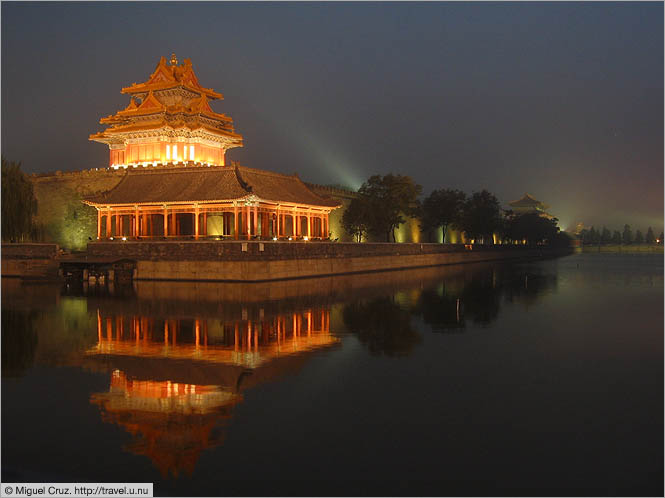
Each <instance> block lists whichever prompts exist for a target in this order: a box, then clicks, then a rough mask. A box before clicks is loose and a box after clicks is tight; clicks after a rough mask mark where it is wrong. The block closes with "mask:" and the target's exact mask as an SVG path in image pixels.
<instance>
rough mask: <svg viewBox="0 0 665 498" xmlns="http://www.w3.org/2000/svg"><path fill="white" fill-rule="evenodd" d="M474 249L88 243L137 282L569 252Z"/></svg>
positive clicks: (247, 278)
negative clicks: (127, 267)
mask: <svg viewBox="0 0 665 498" xmlns="http://www.w3.org/2000/svg"><path fill="white" fill-rule="evenodd" d="M470 247H471V246H464V245H461V244H446V245H442V244H386V243H366V244H354V243H316V242H315V243H312V242H303V243H299V242H214V241H191V242H190V241H187V242H175V241H174V242H169V241H164V242H92V243H90V244H88V257H90V258H100V257H106V258H108V257H116V258H118V259H131V260H134V261H136V272H135V275H134V278H135V279H137V280H195V281H240V282H260V281H268V280H281V279H290V278H304V277H315V276H324V275H343V274H349V273H362V272H371V271H385V270H397V269H404V268H419V267H426V266H436V265H450V264H460V263H471V262H478V261H496V260H507V259H514V258H537V257H548V256H555V255H559V254H567V253H568V252H570V251H569V250H568V249H565V250H555V249H544V248H543V249H534V248H527V247H523V246H473V248H472V249H469V248H470Z"/></svg>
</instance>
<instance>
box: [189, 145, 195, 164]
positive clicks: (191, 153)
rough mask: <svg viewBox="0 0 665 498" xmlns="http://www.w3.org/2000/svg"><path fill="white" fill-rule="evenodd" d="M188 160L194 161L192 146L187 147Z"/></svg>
mask: <svg viewBox="0 0 665 498" xmlns="http://www.w3.org/2000/svg"><path fill="white" fill-rule="evenodd" d="M189 159H190V161H193V160H194V146H193V145H190V146H189Z"/></svg>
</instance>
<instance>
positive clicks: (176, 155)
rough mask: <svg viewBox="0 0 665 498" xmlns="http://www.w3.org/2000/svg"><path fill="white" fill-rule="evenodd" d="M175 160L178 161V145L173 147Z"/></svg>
mask: <svg viewBox="0 0 665 498" xmlns="http://www.w3.org/2000/svg"><path fill="white" fill-rule="evenodd" d="M173 160H174V161H177V160H178V146H177V145H174V146H173Z"/></svg>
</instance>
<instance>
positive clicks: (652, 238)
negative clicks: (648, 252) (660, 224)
mask: <svg viewBox="0 0 665 498" xmlns="http://www.w3.org/2000/svg"><path fill="white" fill-rule="evenodd" d="M654 242H656V236H655V235H654V234H653V230H652V229H651V227H649V229H648V230H647V236H646V243H647V244H653V243H654Z"/></svg>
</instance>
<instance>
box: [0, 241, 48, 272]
mask: <svg viewBox="0 0 665 498" xmlns="http://www.w3.org/2000/svg"><path fill="white" fill-rule="evenodd" d="M58 252H59V250H58V245H57V244H2V254H1V255H0V259H1V260H2V276H3V277H20V278H37V279H43V278H46V279H55V278H57V276H58V266H59V262H58Z"/></svg>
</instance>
